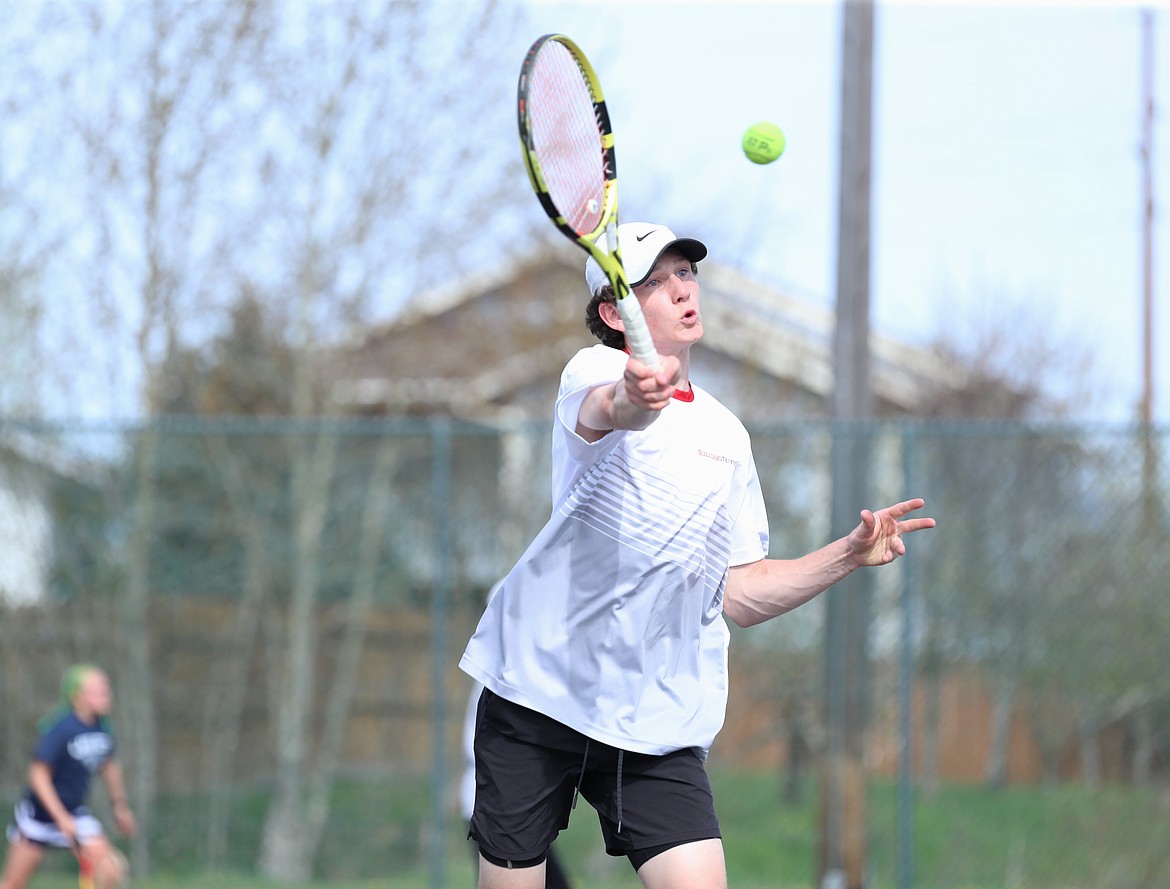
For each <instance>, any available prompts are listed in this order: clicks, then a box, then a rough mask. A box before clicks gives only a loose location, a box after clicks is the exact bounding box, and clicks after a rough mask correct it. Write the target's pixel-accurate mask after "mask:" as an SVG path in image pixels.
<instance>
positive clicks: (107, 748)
mask: <svg viewBox="0 0 1170 889" xmlns="http://www.w3.org/2000/svg"><path fill="white" fill-rule="evenodd" d="M112 700H113V696H112V695H111V693H110V682H109V679H107V678H106V674H105V673H103V672H102V671H101V670H99V669H98V668H97V667H93V666H90V665H88V664H78V665H76V666H73V667H70V668H69V669H68V670H67V671H66V672H65V675H64V677H63V678H62V680H61V701H60V703H59V704H58V705H57V707H56V708H55V709H54V710H52V711H51V712H50V713H49V714H48V715H47V716H46V717H45V718H44V719H42V720H41V722H40V723H39V726H38V727H39V729H40V738H39V739H38V741H37V745H36V749H35V750H34V751H33V755H32V764H31V765H30V766H29V770H28V788H27V789H26V790H25V793H24V795H23V797H22V798H21V800H20V802H18V803H17V805H16V812H15V819H14V823H13V825H12V826H10V827H9V828H8V839H9V842H10V843H11V845H10V847H9V850H8V859H7V861H6V863H5V866H4V872H3V874H2V875H0V889H24V887H25V886H26V885H27V884H28V881H29V879H30V878H31V877H32V875H33V874H34V873H35V872H36V869H37V868H38V867H39V866H40V863H41V859H42V858H44V855H45V849H46V848H50V847H52V848H59V849H70V850H72V851H73V854H74V855H76V856H77V860H78V865H79V867H80V868H81V872H82V875H83V876H87V877H88V878H89V880H88V883H89V885H91V886H93V887H94V889H114V887H117V886H121V885H122V884H123V882H124V881H125V879H126V876H127V867H126V859H125V858H124V857H123V856H122V854H121V853H120V852H119V851H118V850H117V848H116V847H114V845H113V844H111V843H110V842H109V841H108V840H107V839H106V837H105V836H104V835H103V832H102V826H101V823H100V822H99V821H98V820H97V818H95V817H94V816H93V815H91V814H90V812H89V810H88V809H87V808H86V807H85V798H86V796H87V794H88V792H89V781H90V776H91V775H92V774H93V773H94V772H98V773H100V774H101V776H102V778H103V779H104V780H105V784H106V789H107V790H108V791H109V794H110V800H111V802H112V803H113V807H114V817H115V819H117V822H118V827H119V829H120V830H122V831H123V832H124V833H126V834H133V833H134V832H135V831H136V830H137V823H136V822H135V819H134V813H133V812H132V811H131V810H130V806H129V805H128V804H127V801H126V786H125V783H124V781H123V780H122V768H121V766H120V765H119V764H118V760H117V759H116V758H115V757H114V738H113V736H112V735H111V734H110V730H109V724H108V721H107V718H106V717H108V716H109V714H110V707H111V703H112Z"/></svg>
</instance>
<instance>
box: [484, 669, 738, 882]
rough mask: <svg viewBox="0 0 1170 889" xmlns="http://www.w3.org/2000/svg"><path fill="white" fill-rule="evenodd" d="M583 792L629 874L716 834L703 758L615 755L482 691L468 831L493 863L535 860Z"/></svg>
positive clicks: (689, 752)
mask: <svg viewBox="0 0 1170 889" xmlns="http://www.w3.org/2000/svg"><path fill="white" fill-rule="evenodd" d="M578 788H579V789H580V795H581V796H583V797H585V799H586V800H588V801H589V803H590V804H591V805H592V806H593V808H594V809H596V810H597V816H598V820H599V821H600V822H601V832H602V835H603V837H604V839H605V850H606V851H607V852H608V853H609V854H610V855H625V856H627V857H629V859H630V863H631V864H633V866H634V869H635V870H637V869H638V868H640V867H641V866H642V865H643V864H644V863H645V862H646V861H648V860H649V859H650V858H652V857H653V856H654V855H657V854H659V853H661V852H665V851H666V850H667V849H669V848H671V847H673V846H678V845H682V844H683V843H690V842H695V841H697V840H707V839H714V838H719V837H720V836H721V834H720V833H719V821H718V819H717V818H716V817H715V803H714V799H713V798H712V795H711V783H710V781H709V780H708V779H707V772H706V770H705V769H704V767H703V760H702V759H701V758H700V756H699V754H698V753H697V752H696V751H695V750H694V749H692V748H687V749H684V750H677V751H675V752H673V753H667V754H663V755H660V756H659V755H647V754H644V753H633V752H631V751H619V750H618V749H617V748H616V747H611V746H609V745H608V744H602V743H600V742H598V741H591V740H589V739H588V738H586V737H585V736H584V735H582V734H581V733H580V732H578V731H575V730H574V729H571V728H569V727H568V726H565V725H562V724H561V723H559V722H557V721H556V720H554V719H550V718H549V717H547V716H544V715H543V714H540V713H537V712H535V711H533V710H529V709H527V708H525V707H521V706H519V705H517V704H513V703H512V702H510V701H507V700H505V699H504V698H501V697H499V696H498V695H494V694H492V693H491V692H490V691H487V690H486V689H485V690H484V692H483V694H482V695H481V696H480V699H479V712H478V714H477V718H476V731H475V808H474V810H473V812H472V816H471V827H470V832H469V835H470V836H471V838H472V839H474V840H475V841H476V842H477V843H478V844H479V848H480V853H481V854H482V855H483V856H484V857H485V858H486V859H487V860H488V861H491V862H493V863H495V864H498V865H501V866H506V867H528V866H533V865H536V864H539V863H540V862H541V861H543V860H544V857H545V855H546V854H547V853H548V848H549V846H550V845H551V844H552V841H553V840H554V839H555V838H556V836H557V834H558V833H559V832H560V831H561V830H563V829H564V828H565V827H567V826H568V823H569V812H570V810H571V808H572V806H573V804H574V802H575V796H576V791H577V789H578Z"/></svg>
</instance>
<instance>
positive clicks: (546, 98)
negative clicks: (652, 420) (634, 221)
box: [518, 34, 658, 367]
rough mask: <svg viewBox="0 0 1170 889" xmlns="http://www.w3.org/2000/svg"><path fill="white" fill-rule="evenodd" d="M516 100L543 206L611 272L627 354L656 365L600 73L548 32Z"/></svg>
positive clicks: (534, 49)
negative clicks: (626, 248) (625, 246)
mask: <svg viewBox="0 0 1170 889" xmlns="http://www.w3.org/2000/svg"><path fill="white" fill-rule="evenodd" d="M518 102H519V121H520V144H521V147H522V149H523V155H524V165H525V167H526V168H527V169H528V179H529V181H530V182H531V183H532V189H533V191H535V192H536V197H537V198H538V199H539V200H540V205H541V207H543V208H544V212H545V213H547V214H548V217H549V219H551V220H552V221H553V224H554V225H556V227H557V228H558V229H560V231H561V232H562V233H563V234H564V235H565V236H566V237H568V238H570V239H571V240H573V241H575V242H576V243H577V244H578V245H579V246H580V247H581V248H582V249H583V250H585V251H586V252H587V253H588V254H589V255H590V256H592V257H593V259H594V260H596V262H597V264H598V265H599V266H600V267H601V270H602V271H603V272H605V274H606V275H607V276H608V278H609V281H610V284H611V285H613V292H614V296H615V297H616V299H615V304H616V305H617V309H618V313H619V315H620V316H621V319H622V323H623V324H624V326H625V334H626V341H627V342H628V343H629V345H630V352H631V354H632V355H633V356H634V357H635V358H637V359H638V360H639V361H641V362H642V363H643V364H645V365H647V366H648V367H657V366H658V352H657V350H656V349H655V348H654V341H653V340H652V339H651V338H650V331H649V330H648V329H647V327H646V320H645V319H644V318H643V317H642V308H641V306H639V305H638V300H637V299H636V298H631V294H630V285H629V281H628V280H627V279H626V270H625V267H624V266H623V265H622V254H621V244H620V243H619V242H618V233H617V226H618V195H617V162H616V154H615V152H614V138H613V130H612V129H611V127H610V122H609V112H608V111H607V110H606V107H605V97H604V96H603V95H602V92H601V81H600V80H598V78H597V72H595V71H594V70H593V66H592V65H590V64H589V60H588V59H587V58H586V57H585V54H584V53H583V52H581V49H580V48H579V47H578V46H577V44H575V43H574V42H573V41H572V40H570V39H569V38H568V37H566V36H564V35H563V34H545V35H544V36H543V37H541V38H539V39H538V40H537V41H536V42H535V43H533V44H532V46H531V48H530V49H529V50H528V55H527V56H526V57H525V59H524V64H523V66H522V67H521V68H520V84H519V89H518ZM602 235H604V236H605V246H604V247H602V246H600V245H599V241H600V239H601V236H602Z"/></svg>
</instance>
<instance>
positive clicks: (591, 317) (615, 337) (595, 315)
mask: <svg viewBox="0 0 1170 889" xmlns="http://www.w3.org/2000/svg"><path fill="white" fill-rule="evenodd" d="M614 301H615V296H614V292H613V287H612V286H611V285H609V284H606V285H605V286H604V287H602V288H601V289H600V290H598V291H597V293H595V294H593V298H592V299H590V300H589V305H587V306H586V307H585V326H586V327H588V328H589V332H590V333H591V334H593V335H594V336H595V337H597V338H598V339H599V340H601V344H602V345H603V346H609V347H610V348H611V349H623V348H625V345H626V335H625V334H624V333H622V332H621V331H620V330H615V329H614V328H612V327H610V326H609V325H608V324H606V323H605V320H604V319H603V318H602V317H601V309H600V306H601V304H602V303H612V302H614Z"/></svg>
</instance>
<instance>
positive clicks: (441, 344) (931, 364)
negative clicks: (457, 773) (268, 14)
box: [333, 246, 964, 420]
mask: <svg viewBox="0 0 1170 889" xmlns="http://www.w3.org/2000/svg"><path fill="white" fill-rule="evenodd" d="M582 268H583V262H582V254H581V253H580V251H578V250H575V249H573V248H571V247H568V246H566V247H564V248H561V249H558V248H557V247H555V246H554V247H550V248H549V249H548V250H546V251H545V252H543V253H540V254H538V255H536V256H533V257H532V258H531V259H530V260H528V261H527V262H524V263H508V264H503V265H501V266H499V267H497V268H495V269H492V270H488V271H486V272H481V273H478V274H476V275H473V276H469V277H465V278H461V279H458V280H455V281H453V282H451V283H450V284H449V285H447V286H444V287H442V288H439V289H437V290H433V291H430V292H427V293H423V294H420V295H419V296H418V297H417V298H416V299H414V300H412V301H411V302H410V304H409V305H408V306H407V307H406V308H405V309H404V310H403V311H402V312H401V313H400V314H399V315H398V316H397V317H396V318H395V319H394V320H393V321H392V322H390V323H388V324H386V325H383V326H381V327H377V328H372V329H370V330H368V331H367V332H366V333H365V334H364V335H362V336H361V337H360V339H358V340H356V341H354V342H351V343H349V344H346V345H345V346H344V348H343V349H342V350H341V352H342V353H343V354H342V356H341V362H340V364H339V367H344V370H343V371H338V372H335V374H334V383H333V398H334V400H335V401H336V402H338V403H339V404H340V405H341V406H342V407H343V408H345V409H348V410H351V411H354V412H359V413H376V414H382V413H386V414H398V413H412V414H427V413H439V412H446V413H454V414H457V415H463V416H484V415H493V414H497V413H499V412H501V411H506V412H510V413H512V414H518V415H520V416H524V415H534V416H535V415H539V416H542V417H543V416H547V412H548V407H549V404H550V403H551V399H552V397H553V396H554V395H555V392H556V388H557V383H558V380H559V376H560V371H561V369H562V368H563V367H564V365H565V362H566V361H567V360H568V359H569V358H570V357H571V356H572V355H573V354H574V353H575V352H576V351H577V350H578V349H581V348H586V347H588V346H591V345H593V344H594V343H595V342H596V340H595V339H594V338H593V336H592V335H591V334H590V333H589V332H588V330H586V328H585V323H584V309H585V302H586V299H585V286H584V280H583V275H582ZM700 280H701V282H702V288H703V289H702V295H701V307H702V312H703V320H704V338H703V341H702V343H701V345H700V346H698V347H696V349H695V351H694V352H693V353H692V362H691V363H692V374H691V375H692V378H693V379H695V380H696V381H697V382H699V384H700V385H703V386H704V387H705V388H707V389H709V390H711V391H713V392H714V393H715V394H716V395H718V396H719V397H720V399H721V400H724V401H725V402H727V403H728V405H729V406H730V407H731V408H732V409H733V410H735V411H736V412H737V413H739V414H740V416H741V417H743V418H744V419H745V420H746V419H768V418H776V417H779V416H792V415H793V414H794V413H804V414H808V413H812V414H814V415H824V414H825V413H826V412H827V402H828V398H829V397H830V395H831V394H832V388H833V372H832V335H833V311H832V310H831V309H830V308H829V307H827V306H824V305H819V304H816V303H813V302H811V301H809V300H807V299H801V298H799V297H796V296H793V295H791V294H789V293H785V292H783V291H781V290H779V289H777V288H775V287H772V286H769V285H766V284H763V283H761V282H759V281H755V280H752V279H750V278H748V277H747V276H745V275H743V274H742V273H740V272H737V271H736V270H734V269H732V268H730V267H728V266H724V265H719V264H718V263H715V262H713V261H710V260H707V261H704V262H703V263H702V264H701V266H700ZM870 343H871V366H872V375H873V376H872V378H873V387H874V395H875V399H876V404H877V410H878V412H879V413H882V414H890V413H893V414H900V413H905V414H913V413H915V405H916V404H918V403H919V402H920V400H921V399H922V397H923V395H924V394H925V393H926V392H927V391H937V389H938V388H939V387H940V386H943V387H960V386H961V385H962V384H963V379H964V375H963V372H962V369H961V368H958V367H956V366H954V365H951V364H947V363H945V362H943V361H942V360H941V359H939V358H938V357H937V356H935V355H934V354H933V353H932V352H930V351H929V350H926V349H923V348H921V347H917V346H911V345H907V344H904V343H899V342H897V341H896V340H893V339H891V338H889V337H885V336H882V335H878V334H872V335H871V340H870ZM727 377H730V378H731V379H726V378H727ZM713 378H717V379H713ZM719 384H722V386H721V385H719ZM725 388H731V389H733V390H736V392H734V393H728V392H726V391H724V389H725ZM737 396H738V397H737ZM737 401H738V402H740V403H738V404H737V403H736V402H737Z"/></svg>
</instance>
